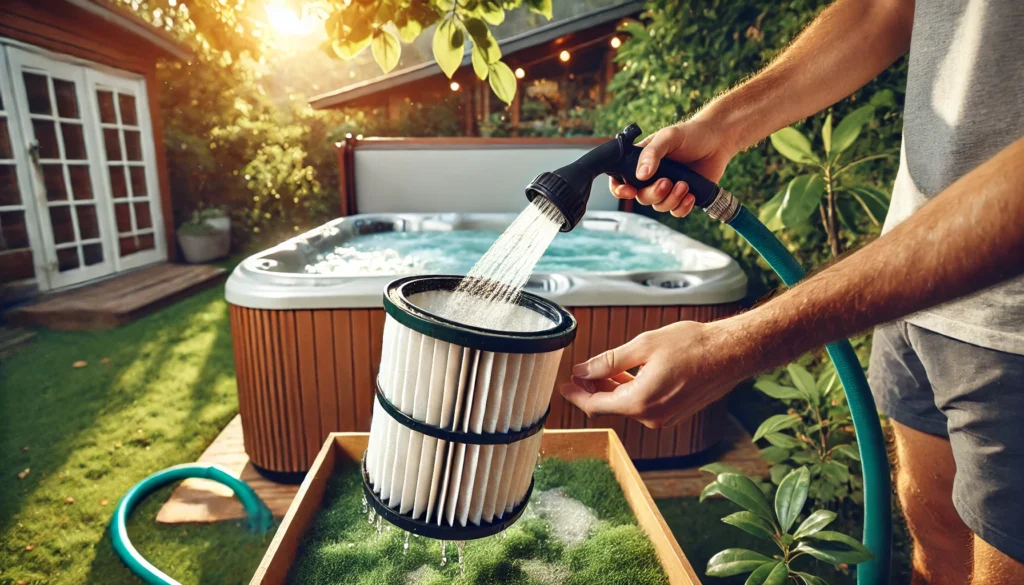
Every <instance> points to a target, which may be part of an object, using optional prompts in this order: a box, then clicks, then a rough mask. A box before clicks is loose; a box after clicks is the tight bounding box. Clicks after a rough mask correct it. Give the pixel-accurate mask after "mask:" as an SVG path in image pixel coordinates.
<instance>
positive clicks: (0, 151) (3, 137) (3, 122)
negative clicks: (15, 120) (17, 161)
mask: <svg viewBox="0 0 1024 585" xmlns="http://www.w3.org/2000/svg"><path fill="white" fill-rule="evenodd" d="M0 158H3V159H12V158H14V153H13V152H12V151H11V135H10V133H9V132H8V131H7V118H0Z"/></svg>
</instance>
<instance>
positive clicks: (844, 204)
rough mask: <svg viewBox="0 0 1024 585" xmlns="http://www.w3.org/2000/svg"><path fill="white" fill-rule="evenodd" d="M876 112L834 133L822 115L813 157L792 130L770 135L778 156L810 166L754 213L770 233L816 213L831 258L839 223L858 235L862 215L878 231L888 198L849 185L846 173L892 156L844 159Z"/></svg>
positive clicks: (852, 118)
mask: <svg viewBox="0 0 1024 585" xmlns="http://www.w3.org/2000/svg"><path fill="white" fill-rule="evenodd" d="M882 95H884V94H882ZM876 101H877V100H876ZM874 113H875V107H874V106H873V105H871V104H868V105H865V106H861V107H859V108H857V109H856V110H854V111H853V112H851V113H850V114H849V115H847V116H846V117H845V118H843V120H842V121H841V122H839V124H838V125H837V126H836V127H835V129H834V131H833V128H832V114H831V113H829V114H828V115H826V116H825V121H824V123H823V124H822V127H821V141H822V146H823V151H822V152H815V150H814V148H813V147H812V146H811V141H810V140H808V139H807V137H806V136H804V134H803V133H802V132H800V130H798V129H796V128H794V127H792V126H790V127H788V128H783V129H782V130H779V131H778V132H775V133H774V134H772V135H771V143H772V146H774V147H775V150H776V151H778V152H779V154H781V155H782V156H784V157H786V158H787V159H789V160H791V161H793V162H794V163H797V164H801V165H804V166H805V167H811V168H812V169H813V172H811V173H808V174H803V175H799V176H797V177H794V178H793V179H792V180H791V181H790V182H789V184H788V185H787V186H786V188H785V189H784V190H783V191H780V192H779V193H778V194H776V195H775V197H773V198H771V199H770V200H769V201H767V202H766V203H765V204H764V205H762V206H761V209H760V210H759V212H758V214H759V216H760V218H761V221H763V222H764V223H765V225H766V226H768V227H769V228H770V229H773V230H780V229H782V228H783V227H787V228H794V227H798V226H801V225H804V224H806V223H807V221H808V219H810V216H811V214H813V213H814V211H815V209H817V210H818V212H819V214H820V217H821V223H822V225H823V226H824V229H825V233H826V235H827V237H828V243H829V248H830V249H831V251H832V257H833V258H836V257H838V256H839V254H840V252H841V251H842V249H841V240H840V238H839V224H840V222H841V223H842V225H843V226H844V227H845V228H846V229H849V230H851V231H853V232H855V233H856V232H858V231H859V228H858V225H857V224H858V215H860V212H863V217H865V218H867V219H868V220H869V221H870V222H871V223H872V224H873V225H874V227H875V228H881V226H882V222H883V221H885V214H886V213H887V212H888V210H889V195H888V194H887V193H886V192H885V191H883V190H881V189H878V188H876V187H874V186H872V185H869V184H860V182H859V181H857V180H856V179H854V180H850V179H849V177H851V176H853V175H850V174H848V172H849V171H850V170H851V169H854V168H855V167H857V166H858V165H861V164H864V163H866V162H868V161H872V160H877V159H882V158H887V157H889V156H890V155H888V154H885V153H882V154H874V155H870V156H863V157H861V158H858V159H855V160H853V161H844V160H843V153H844V152H846V151H847V150H849V149H850V147H852V146H854V143H855V142H856V140H857V137H858V136H860V134H861V131H862V130H863V129H864V127H865V126H866V125H868V124H869V123H870V122H872V121H873V118H874ZM844 175H845V176H844ZM823 197H824V200H822V198H823Z"/></svg>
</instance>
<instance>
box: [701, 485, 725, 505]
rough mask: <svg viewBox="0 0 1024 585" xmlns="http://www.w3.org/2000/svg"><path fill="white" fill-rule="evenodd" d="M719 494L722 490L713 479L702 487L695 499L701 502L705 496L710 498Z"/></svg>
mask: <svg viewBox="0 0 1024 585" xmlns="http://www.w3.org/2000/svg"><path fill="white" fill-rule="evenodd" d="M720 495H722V492H721V491H720V490H719V489H718V482H717V481H713V482H711V483H709V484H708V485H706V486H704V489H703V490H701V492H700V498H699V499H698V500H697V501H698V502H703V501H704V500H706V499H707V498H710V497H711V496H720Z"/></svg>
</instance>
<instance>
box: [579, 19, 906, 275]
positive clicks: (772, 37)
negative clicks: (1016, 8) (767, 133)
mask: <svg viewBox="0 0 1024 585" xmlns="http://www.w3.org/2000/svg"><path fill="white" fill-rule="evenodd" d="M826 4H828V1H827V0H792V1H789V2H783V3H777V2H771V1H768V0H760V1H758V2H729V1H727V0H649V2H648V3H647V5H646V8H645V10H644V12H643V14H642V15H641V18H640V21H628V22H627V23H626V24H625V25H624V26H623V32H624V33H626V34H624V35H623V43H622V46H621V47H620V48H619V49H618V53H617V56H616V62H617V63H618V64H619V66H620V70H619V72H618V73H617V74H616V75H615V77H614V79H613V80H612V82H611V84H610V85H609V88H608V89H609V91H610V92H613V95H612V98H611V99H610V101H609V103H608V104H607V105H606V106H605V107H603V108H602V109H601V110H600V111H599V112H598V115H597V125H596V126H597V127H596V130H597V133H598V134H612V133H615V132H618V131H619V130H620V129H621V128H622V127H624V126H625V125H626V124H628V123H630V122H636V123H638V124H639V125H640V127H641V128H643V129H644V130H646V131H648V132H653V131H654V130H657V129H658V128H661V127H662V126H666V125H669V124H673V123H676V122H678V121H679V120H681V119H684V118H686V117H687V116H690V115H692V114H693V113H695V112H696V111H697V110H698V109H699V108H700V107H701V106H703V105H704V104H705V103H706V102H707V101H709V100H711V99H712V98H714V96H716V95H718V94H719V93H721V92H723V91H725V90H726V89H728V88H730V87H732V86H734V85H736V84H737V83H739V82H741V81H742V80H743V79H745V78H746V77H747V76H749V75H751V74H753V73H755V72H757V71H758V70H760V69H761V68H762V67H764V66H765V65H766V64H767V63H768V62H769V61H770V60H771V59H772V58H774V57H775V56H776V55H777V54H778V53H779V52H780V51H781V50H782V48H784V47H785V46H786V45H787V44H788V43H789V42H790V41H791V40H792V39H793V38H794V37H795V36H796V35H797V34H798V33H799V32H800V30H801V29H802V28H803V27H804V26H805V25H806V24H807V23H808V22H810V21H811V19H813V18H814V16H816V15H817V13H818V12H819V10H820V9H821V8H822V7H823V6H825V5H826ZM905 84H906V60H905V59H902V60H900V61H898V62H897V63H896V64H895V65H893V66H892V67H891V68H890V69H889V70H887V71H886V72H884V73H882V74H881V75H880V76H879V77H878V78H876V79H875V80H874V81H872V82H871V83H869V84H868V85H866V86H865V87H864V88H863V89H861V90H860V91H858V92H856V93H854V94H853V95H852V96H850V98H849V99H847V100H844V101H843V102H841V103H839V104H836V105H835V106H834V107H833V109H832V113H833V115H834V116H835V117H837V118H839V117H846V116H847V115H848V113H849V112H852V111H854V110H855V109H857V108H858V107H860V106H861V105H862V104H863V103H864V102H865V101H866V100H867V99H868V98H870V97H872V96H875V99H874V100H873V105H874V106H875V108H876V109H875V122H873V123H871V124H870V125H869V126H868V127H866V128H865V129H864V131H863V133H862V135H861V138H860V139H859V140H858V141H857V143H856V144H855V145H854V146H852V147H851V148H850V149H849V150H848V151H847V156H849V157H851V158H861V157H863V156H866V155H870V154H877V153H882V152H891V151H893V150H895V149H896V148H897V147H898V145H899V141H900V138H901V134H900V132H901V129H902V109H901V107H900V105H901V103H902V98H903V92H904V86H905ZM824 118H825V116H815V117H812V118H810V119H808V120H806V121H805V122H803V123H802V125H798V127H802V128H803V131H804V132H814V133H815V134H817V133H819V132H820V128H821V126H822V125H823V123H824ZM895 173H896V164H895V161H894V160H891V159H879V160H873V161H869V162H867V163H865V164H863V165H859V166H857V167H855V168H854V169H851V171H850V174H855V175H857V178H856V180H857V183H858V184H861V185H873V186H876V187H878V186H884V187H886V188H887V187H888V185H889V184H891V181H892V180H893V178H894V177H895ZM796 174H797V173H796V171H795V169H793V168H791V166H790V165H789V164H788V161H787V159H785V158H784V157H782V156H781V155H780V154H779V153H778V152H777V151H775V150H774V149H772V148H771V147H769V146H767V144H764V143H762V144H759V145H755V146H753V147H751V148H749V149H747V150H746V151H744V152H741V153H740V154H738V155H737V156H736V157H735V158H734V159H733V161H732V163H731V164H730V165H729V167H728V168H727V169H726V171H725V175H724V176H723V177H722V180H721V183H722V184H723V185H724V186H725V187H726V188H728V189H729V190H730V191H731V192H732V193H734V194H735V195H736V196H737V197H739V198H740V199H741V200H742V201H743V202H744V203H745V204H746V205H747V206H748V207H750V208H752V209H757V208H759V207H760V206H761V205H762V204H763V203H764V202H765V201H766V200H767V199H768V198H770V197H771V196H772V195H774V194H775V193H777V192H778V191H779V190H780V189H781V188H782V186H783V185H786V184H788V183H789V181H790V180H791V179H792V178H793V177H794V176H795V175H796ZM852 178H853V177H851V179H852ZM854 211H855V212H857V210H854ZM659 219H660V220H662V221H664V222H665V223H667V224H669V225H671V226H672V227H674V228H676V229H678V230H680V231H682V232H684V233H686V234H688V235H690V236H692V237H694V238H696V239H698V240H701V241H703V242H705V243H707V244H709V245H712V246H715V247H718V248H720V249H722V250H724V251H726V252H727V253H729V254H730V255H732V256H733V257H735V258H738V259H739V260H740V262H741V264H742V265H743V267H744V268H745V269H746V270H747V272H748V274H749V275H750V276H751V278H752V281H753V283H752V284H753V285H754V286H753V287H752V293H753V294H755V295H759V294H761V293H763V292H764V291H765V290H766V289H767V288H768V287H774V286H775V285H777V283H778V279H777V278H776V277H775V276H774V274H772V273H771V271H770V270H769V269H768V266H767V265H766V264H765V263H764V262H763V261H761V260H760V258H759V257H758V255H757V253H756V252H754V251H753V249H752V248H750V246H748V245H747V244H746V242H744V241H743V240H742V239H741V238H739V237H738V236H737V235H736V234H735V233H733V232H732V230H731V229H730V228H728V227H727V226H723V225H721V224H719V223H718V222H715V221H713V220H710V219H709V218H708V217H706V216H705V215H704V214H702V213H693V214H690V216H688V217H686V218H684V219H681V220H680V219H676V218H672V217H670V216H668V215H667V214H660V215H659ZM819 221H820V219H818V218H813V217H812V218H811V219H810V221H809V222H808V223H807V224H806V225H803V226H798V227H797V228H795V229H789V230H786V231H785V232H783V233H781V234H779V235H780V238H781V239H782V240H783V242H784V243H785V244H786V245H787V247H788V248H789V249H790V250H791V251H792V252H794V253H795V254H796V256H797V258H798V260H799V261H800V262H801V263H802V264H803V265H804V266H807V267H813V266H817V265H820V264H821V263H823V262H825V261H827V259H828V246H827V242H826V238H825V237H824V231H823V230H820V229H817V228H816V225H817V222H819ZM853 221H854V222H855V223H856V224H857V225H858V226H861V227H862V228H863V231H864V232H865V233H864V234H861V233H856V232H853V231H851V230H847V233H846V234H845V237H847V238H848V239H847V240H845V241H844V242H843V243H844V245H845V247H847V248H852V247H855V246H857V245H859V244H860V243H862V242H863V241H864V239H866V238H868V237H871V235H872V234H874V233H877V229H872V227H871V226H872V225H873V224H871V222H869V221H868V222H866V221H865V218H863V217H862V214H860V213H859V212H857V215H856V216H855V219H854V220H853ZM869 224H870V225H869Z"/></svg>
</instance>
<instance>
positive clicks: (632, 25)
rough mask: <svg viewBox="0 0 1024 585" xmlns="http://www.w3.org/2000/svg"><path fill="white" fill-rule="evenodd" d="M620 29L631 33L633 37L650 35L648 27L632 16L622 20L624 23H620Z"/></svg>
mask: <svg viewBox="0 0 1024 585" xmlns="http://www.w3.org/2000/svg"><path fill="white" fill-rule="evenodd" d="M619 30H621V31H623V32H626V33H629V36H631V37H633V38H644V37H647V36H648V34H647V27H645V26H644V25H643V23H641V22H640V21H638V20H634V19H632V18H628V19H626V20H624V21H622V24H620V25H619Z"/></svg>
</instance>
